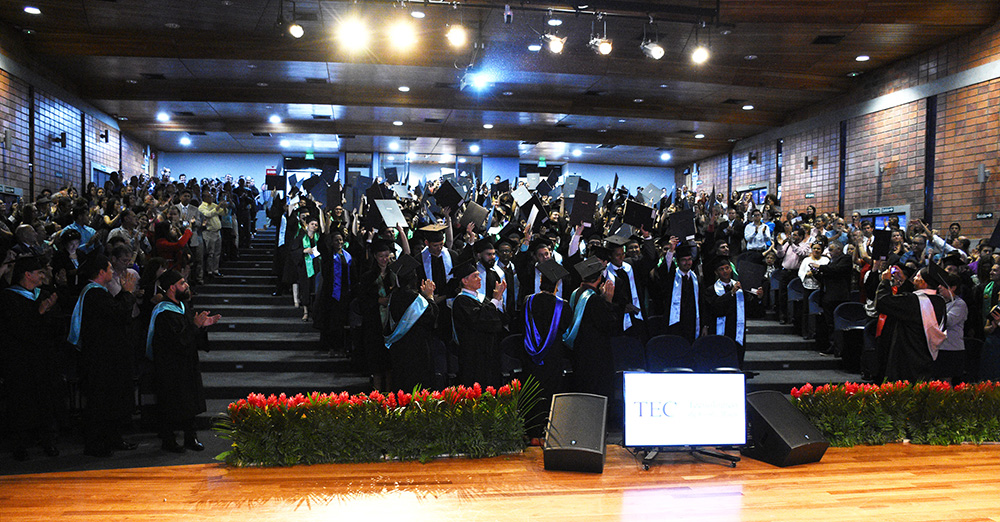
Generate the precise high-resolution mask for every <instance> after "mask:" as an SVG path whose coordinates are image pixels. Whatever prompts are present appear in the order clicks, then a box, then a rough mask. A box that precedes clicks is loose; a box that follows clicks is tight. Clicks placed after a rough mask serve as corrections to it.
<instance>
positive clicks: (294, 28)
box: [288, 22, 306, 38]
mask: <svg viewBox="0 0 1000 522" xmlns="http://www.w3.org/2000/svg"><path fill="white" fill-rule="evenodd" d="M288 34H290V35H292V38H302V36H303V35H304V34H306V30H305V29H303V28H302V26H301V25H299V24H297V23H294V22H293V23H292V24H291V25H289V26H288Z"/></svg>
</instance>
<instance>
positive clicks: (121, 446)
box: [111, 440, 139, 451]
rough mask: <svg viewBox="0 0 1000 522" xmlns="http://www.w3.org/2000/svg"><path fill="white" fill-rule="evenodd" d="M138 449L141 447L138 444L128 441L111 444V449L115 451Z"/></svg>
mask: <svg viewBox="0 0 1000 522" xmlns="http://www.w3.org/2000/svg"><path fill="white" fill-rule="evenodd" d="M138 447H139V445H138V444H136V443H134V442H129V441H126V440H120V441H118V442H115V443H113V444H111V449H113V450H115V451H132V450H134V449H136V448H138Z"/></svg>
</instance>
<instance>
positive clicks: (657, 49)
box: [640, 42, 667, 60]
mask: <svg viewBox="0 0 1000 522" xmlns="http://www.w3.org/2000/svg"><path fill="white" fill-rule="evenodd" d="M640 48H641V49H642V54H645V55H646V56H648V57H650V58H652V59H654V60H659V59H660V58H663V55H664V54H666V53H667V52H666V51H664V50H663V46H662V45H660V44H658V43H656V42H646V43H644V44H642V45H641V46H640Z"/></svg>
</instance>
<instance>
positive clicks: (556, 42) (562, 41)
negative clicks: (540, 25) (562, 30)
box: [542, 34, 566, 54]
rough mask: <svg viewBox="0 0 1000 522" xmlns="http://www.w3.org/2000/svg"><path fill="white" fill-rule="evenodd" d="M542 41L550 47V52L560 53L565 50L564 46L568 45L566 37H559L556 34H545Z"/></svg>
mask: <svg viewBox="0 0 1000 522" xmlns="http://www.w3.org/2000/svg"><path fill="white" fill-rule="evenodd" d="M542 42H543V43H544V44H545V47H547V48H548V49H549V52H550V53H552V54H559V53H561V52H563V47H565V46H566V37H565V36H563V37H562V38H559V37H558V36H556V35H554V34H543V35H542Z"/></svg>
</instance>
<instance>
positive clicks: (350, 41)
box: [337, 18, 371, 52]
mask: <svg viewBox="0 0 1000 522" xmlns="http://www.w3.org/2000/svg"><path fill="white" fill-rule="evenodd" d="M337 39H338V40H339V41H340V45H342V46H343V47H344V48H345V49H347V50H348V51H350V52H357V51H361V50H364V49H366V48H367V47H368V41H369V40H370V39H371V33H369V31H368V26H367V25H365V22H364V21H363V20H361V19H359V18H348V19H347V20H344V21H343V22H342V23H341V24H340V27H339V28H338V30H337Z"/></svg>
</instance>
